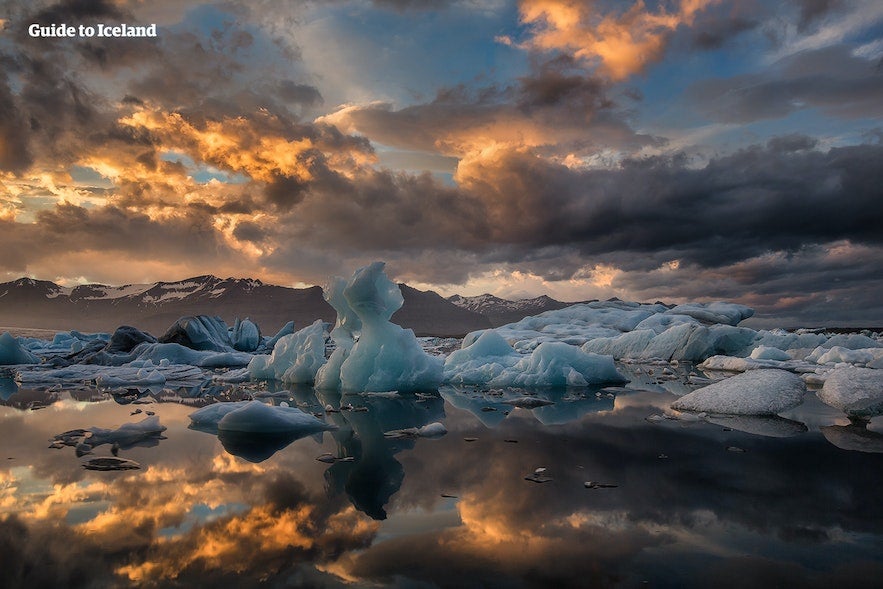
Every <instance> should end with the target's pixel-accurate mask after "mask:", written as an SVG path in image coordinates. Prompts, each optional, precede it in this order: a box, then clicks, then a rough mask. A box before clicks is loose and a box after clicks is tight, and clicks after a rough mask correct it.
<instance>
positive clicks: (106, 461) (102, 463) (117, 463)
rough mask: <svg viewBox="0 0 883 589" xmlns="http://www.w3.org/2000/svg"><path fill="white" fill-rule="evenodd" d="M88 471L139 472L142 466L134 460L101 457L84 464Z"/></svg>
mask: <svg viewBox="0 0 883 589" xmlns="http://www.w3.org/2000/svg"><path fill="white" fill-rule="evenodd" d="M83 468H85V469H86V470H137V469H139V468H141V465H140V464H138V463H137V462H135V461H134V460H129V459H127V458H118V457H116V456H99V457H96V458H90V459H89V460H87V461H86V462H84V463H83Z"/></svg>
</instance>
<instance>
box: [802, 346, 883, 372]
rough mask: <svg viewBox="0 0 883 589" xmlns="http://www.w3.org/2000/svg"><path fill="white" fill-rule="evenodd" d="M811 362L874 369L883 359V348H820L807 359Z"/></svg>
mask: <svg viewBox="0 0 883 589" xmlns="http://www.w3.org/2000/svg"><path fill="white" fill-rule="evenodd" d="M806 359H807V360H808V361H810V362H817V363H818V364H839V363H840V362H846V363H848V364H864V365H867V366H871V367H874V366H876V364H877V363H878V362H879V361H881V359H883V348H856V349H850V348H846V347H843V346H830V347H824V346H819V347H817V348H816V349H815V350H813V351H812V353H811V354H810V355H809V356H807V357H806Z"/></svg>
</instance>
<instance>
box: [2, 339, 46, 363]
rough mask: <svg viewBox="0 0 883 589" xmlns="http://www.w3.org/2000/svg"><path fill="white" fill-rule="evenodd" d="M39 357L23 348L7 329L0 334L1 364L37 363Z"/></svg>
mask: <svg viewBox="0 0 883 589" xmlns="http://www.w3.org/2000/svg"><path fill="white" fill-rule="evenodd" d="M39 362H40V359H39V358H37V356H35V355H34V354H32V353H30V352H29V351H27V350H26V349H24V348H23V347H22V346H21V344H20V343H19V342H18V340H17V339H16V338H14V337H12V336H11V335H10V334H9V332H8V331H6V332H4V333H3V335H0V365H2V364H39Z"/></svg>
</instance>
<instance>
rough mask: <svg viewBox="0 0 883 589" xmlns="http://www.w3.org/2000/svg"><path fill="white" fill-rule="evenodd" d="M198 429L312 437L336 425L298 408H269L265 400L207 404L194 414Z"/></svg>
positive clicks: (192, 420) (278, 406)
mask: <svg viewBox="0 0 883 589" xmlns="http://www.w3.org/2000/svg"><path fill="white" fill-rule="evenodd" d="M190 421H191V422H192V427H193V428H194V429H199V430H203V431H211V430H213V429H215V430H217V431H218V432H225V431H226V432H239V433H249V434H298V435H302V436H306V435H309V434H313V433H317V432H321V431H325V430H330V429H335V426H333V425H330V424H328V423H325V422H324V421H322V420H320V419H317V418H315V417H313V416H312V415H310V414H309V413H304V412H303V411H301V410H300V409H297V408H296V407H284V406H281V405H267V404H265V403H263V402H261V401H238V402H234V403H215V404H213V405H207V406H205V407H203V408H202V409H198V410H196V411H194V412H193V413H191V414H190Z"/></svg>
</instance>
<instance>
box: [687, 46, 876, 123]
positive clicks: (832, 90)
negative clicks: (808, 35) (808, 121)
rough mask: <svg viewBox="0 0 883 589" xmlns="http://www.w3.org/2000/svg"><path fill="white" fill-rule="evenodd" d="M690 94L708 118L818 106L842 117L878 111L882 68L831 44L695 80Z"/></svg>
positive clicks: (772, 115) (730, 119)
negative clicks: (760, 68)
mask: <svg viewBox="0 0 883 589" xmlns="http://www.w3.org/2000/svg"><path fill="white" fill-rule="evenodd" d="M687 95H688V97H689V99H690V100H691V101H692V102H693V103H694V104H695V105H696V106H697V107H698V108H699V109H700V111H701V112H702V113H703V114H704V115H705V116H706V117H708V118H709V119H711V120H714V121H722V122H727V123H747V122H752V121H758V120H764V119H778V118H783V117H786V116H788V115H790V114H792V113H795V112H797V111H800V110H804V109H810V108H817V109H819V110H821V111H822V112H823V113H824V114H825V115H828V116H835V117H841V118H862V117H879V116H881V115H883V106H881V105H883V71H881V70H880V68H878V67H877V66H876V64H874V63H873V62H870V61H868V60H866V59H863V58H861V57H856V56H855V55H853V54H852V53H851V50H850V48H849V47H846V46H836V47H829V48H825V49H819V50H815V51H805V52H802V53H799V54H797V55H794V56H790V57H786V58H784V59H783V60H781V61H780V62H778V63H776V64H775V65H774V67H772V68H770V69H769V70H766V71H764V72H762V73H752V74H743V75H740V76H735V77H732V78H718V79H708V80H702V81H699V82H696V83H695V84H693V86H692V87H691V88H690V89H689V90H688V92H687Z"/></svg>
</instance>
